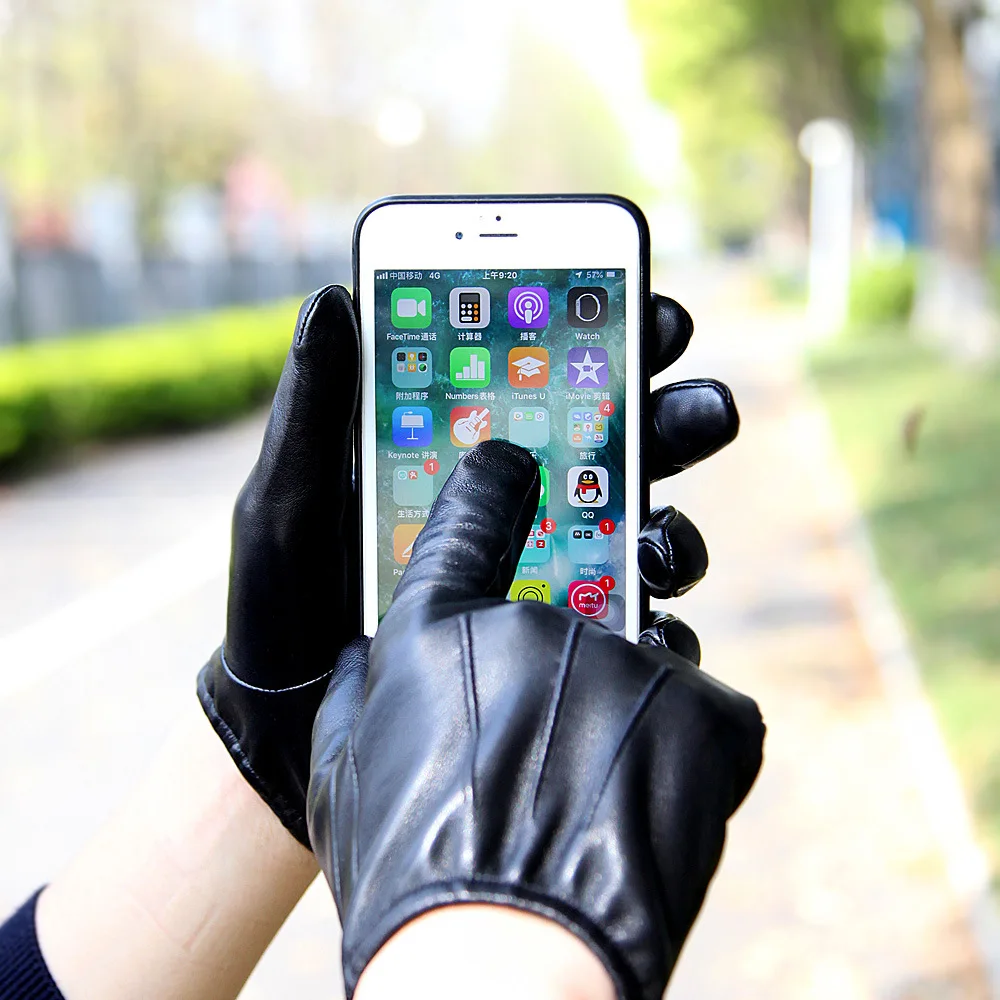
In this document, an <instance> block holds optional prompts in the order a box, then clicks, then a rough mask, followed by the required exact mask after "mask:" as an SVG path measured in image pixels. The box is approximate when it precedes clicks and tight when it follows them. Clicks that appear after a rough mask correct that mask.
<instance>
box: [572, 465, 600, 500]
mask: <svg viewBox="0 0 1000 1000" xmlns="http://www.w3.org/2000/svg"><path fill="white" fill-rule="evenodd" d="M566 499H567V500H568V501H569V502H570V504H571V505H572V506H574V507H603V506H604V505H605V504H606V503H607V502H608V470H607V469H602V468H601V467H600V466H599V465H574V466H573V468H572V469H570V470H569V472H568V473H567V474H566Z"/></svg>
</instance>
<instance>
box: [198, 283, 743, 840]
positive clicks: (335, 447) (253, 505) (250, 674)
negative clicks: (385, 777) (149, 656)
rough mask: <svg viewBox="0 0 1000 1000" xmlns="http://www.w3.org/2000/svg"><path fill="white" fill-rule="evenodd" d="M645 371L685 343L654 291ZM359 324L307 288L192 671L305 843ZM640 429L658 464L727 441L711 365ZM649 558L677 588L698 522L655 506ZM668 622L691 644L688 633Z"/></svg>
mask: <svg viewBox="0 0 1000 1000" xmlns="http://www.w3.org/2000/svg"><path fill="white" fill-rule="evenodd" d="M649 309H650V315H649V322H648V323H647V329H648V330H649V331H650V336H649V341H648V343H647V344H646V356H647V358H648V363H649V368H650V376H653V375H656V374H658V373H659V372H661V371H663V370H664V369H665V368H666V367H668V366H669V365H670V364H672V363H673V362H674V361H675V360H676V359H677V358H679V357H680V356H681V354H683V353H684V349H685V348H686V347H687V345H688V341H689V340H690V338H691V333H692V330H693V323H692V321H691V317H690V316H689V315H688V313H687V312H686V311H685V310H684V309H683V308H682V307H681V306H680V305H678V304H677V303H676V302H674V301H673V300H672V299H667V298H663V297H661V296H658V295H653V296H651V298H650V303H649ZM359 343H360V338H359V335H358V329H357V324H356V321H355V315H354V309H353V304H352V302H351V298H350V295H349V293H348V292H347V290H346V289H344V288H341V287H339V286H330V287H328V288H325V289H323V290H322V291H320V292H317V293H316V294H314V295H312V296H311V297H310V298H309V299H307V300H306V302H305V303H304V304H303V306H302V309H301V311H300V313H299V319H298V323H297V325H296V330H295V336H294V339H293V342H292V346H291V349H290V351H289V354H288V360H287V361H286V362H285V368H284V371H283V372H282V375H281V381H280V383H279V385H278V389H277V393H276V395H275V398H274V405H273V407H272V410H271V419H270V422H269V423H268V426H267V431H266V432H265V435H264V442H263V445H262V447H261V454H260V458H259V459H258V461H257V464H256V465H255V466H254V468H253V470H252V471H251V473H250V476H249V478H248V479H247V482H246V485H245V486H244V487H243V490H242V492H241V493H240V497H239V499H238V500H237V503H236V509H235V512H234V515H233V547H232V560H231V564H230V579H229V611H228V616H227V623H226V638H225V642H224V643H223V645H222V646H221V647H220V648H219V649H218V650H216V652H215V654H214V655H213V656H212V658H211V660H209V662H208V664H207V665H206V666H205V667H204V669H203V670H202V671H201V673H200V675H199V677H198V696H199V698H200V699H201V703H202V705H203V706H204V709H205V712H206V713H207V714H208V717H209V719H210V720H211V722H212V725H213V726H214V727H215V730H216V732H218V734H219V736H220V737H221V738H222V740H223V742H224V743H225V744H226V747H227V748H228V749H229V752H230V754H231V755H232V757H233V759H234V760H235V761H236V763H237V765H238V766H239V768H240V770H241V771H242V772H243V774H244V775H245V776H246V778H247V780H248V781H249V782H250V784H251V785H253V787H254V788H255V789H256V790H257V792H258V793H259V794H260V795H261V797H262V798H263V799H264V801H265V802H267V804H268V805H269V806H270V807H271V808H272V809H273V810H274V812H275V813H276V814H277V815H278V817H279V818H280V819H281V821H282V822H283V823H284V824H285V826H286V827H287V828H288V829H289V830H290V831H291V832H292V833H293V834H294V835H295V837H297V838H298V839H299V840H300V841H301V842H302V843H303V844H305V845H306V846H308V843H309V841H308V834H307V831H306V822H305V790H306V785H307V783H308V780H309V739H310V733H311V731H312V722H313V718H314V717H315V714H316V709H317V707H318V706H319V703H320V700H321V699H322V697H323V694H324V692H325V691H326V684H327V680H328V679H329V675H330V672H331V670H332V669H333V666H334V664H335V663H336V661H337V657H338V655H339V654H340V652H341V650H342V649H343V648H344V646H345V645H346V644H347V643H348V642H350V641H351V640H352V639H354V638H355V637H356V636H357V635H358V633H359V632H360V630H361V615H360V610H359V602H360V578H359V572H358V565H359V551H358V546H359V538H360V524H359V517H358V505H357V497H356V494H355V491H354V488H353V483H352V464H353V420H354V414H355V410H356V406H357V396H358V391H359V383H360V350H359ZM648 413H649V425H648V427H647V431H646V447H647V454H648V459H647V470H648V473H649V476H650V479H651V480H656V479H661V478H663V477H665V476H669V475H674V474H675V473H677V472H679V471H681V470H682V469H685V468H688V467H689V466H691V465H694V464H695V463H696V462H699V461H701V460H702V459H704V458H706V457H708V456H709V455H711V454H713V453H714V452H716V451H718V450H719V449H720V448H722V447H724V446H725V445H727V444H728V443H729V442H730V441H732V439H733V438H734V437H735V436H736V433H737V431H738V429H739V416H738V415H737V412H736V407H735V405H734V404H733V399H732V395H731V393H730V392H729V389H728V388H727V387H726V386H724V385H722V384H721V383H719V382H715V381H712V380H696V381H691V382H678V383H674V384H673V385H668V386H664V387H663V388H661V389H659V390H658V391H657V392H656V393H655V394H654V395H653V397H652V398H651V400H650V402H649V406H648ZM645 537H646V539H647V542H648V544H646V543H644V545H643V549H644V555H643V557H642V558H643V565H644V572H645V573H646V574H647V579H648V580H650V581H653V582H654V593H655V596H657V597H670V596H673V595H675V594H677V593H680V592H683V590H685V589H688V588H689V587H690V586H692V585H693V584H694V583H696V582H697V581H698V580H699V579H701V577H702V576H703V575H704V573H705V568H706V566H707V563H708V558H707V554H706V552H705V546H704V543H703V542H702V540H701V536H700V535H698V532H697V529H696V528H695V527H694V526H693V525H692V524H691V522H690V521H688V520H687V519H686V518H685V517H684V515H683V514H679V513H678V512H676V511H674V510H673V508H665V509H664V510H662V511H658V512H654V514H653V517H652V518H651V521H650V528H649V530H648V532H647V533H646V536H645ZM662 627H663V628H664V629H666V630H667V631H669V632H671V633H672V634H674V636H675V641H676V642H678V643H681V644H682V645H683V644H685V643H686V649H687V651H688V652H689V653H690V655H692V656H695V657H696V656H697V639H696V638H695V637H694V634H693V633H691V632H690V630H688V629H687V628H686V626H683V625H682V624H681V623H678V622H676V621H674V620H672V619H670V618H669V616H668V617H667V618H665V619H663V621H662Z"/></svg>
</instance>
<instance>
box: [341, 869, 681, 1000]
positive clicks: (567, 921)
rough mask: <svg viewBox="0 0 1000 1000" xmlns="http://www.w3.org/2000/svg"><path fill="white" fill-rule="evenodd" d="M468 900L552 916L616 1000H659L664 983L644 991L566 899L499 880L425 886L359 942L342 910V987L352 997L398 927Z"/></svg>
mask: <svg viewBox="0 0 1000 1000" xmlns="http://www.w3.org/2000/svg"><path fill="white" fill-rule="evenodd" d="M468 903H487V904H493V905H497V906H507V907H511V908H512V909H515V910H524V911H526V912H528V913H533V914H535V915H536V916H540V917H546V918H548V919H549V920H554V921H555V922H556V923H557V924H559V925H560V926H561V927H563V928H565V929H566V930H568V931H569V932H570V933H571V934H573V935H574V936H575V937H577V938H579V939H580V940H581V941H582V942H583V943H584V944H585V945H586V946H587V947H588V948H589V949H590V950H591V951H592V952H593V953H594V954H595V955H596V956H597V957H598V958H599V959H600V961H601V964H602V965H603V966H604V968H605V969H606V970H607V972H608V975H609V976H610V977H611V982H612V983H613V984H614V987H615V992H616V993H617V995H618V997H619V1000H660V997H661V996H662V993H663V990H664V989H665V988H666V981H665V980H664V983H663V986H662V987H661V988H660V989H659V990H658V991H644V990H643V988H642V986H641V984H640V981H639V979H638V978H637V976H636V974H635V973H634V972H633V970H632V969H631V968H630V966H629V965H628V963H627V962H626V961H625V960H624V958H623V956H622V954H621V951H620V950H619V949H618V948H617V947H616V946H615V944H614V942H612V941H611V940H610V939H609V938H608V936H607V935H606V934H605V933H604V932H603V931H602V930H601V929H600V927H598V926H597V925H596V924H595V923H593V921H591V920H590V919H589V918H588V917H587V916H586V915H585V914H583V913H581V912H580V911H579V910H578V909H576V908H575V907H573V906H571V905H570V904H569V903H567V902H566V900H563V899H559V898H554V897H552V896H550V895H547V894H545V893H541V892H534V891H532V890H531V889H530V888H527V887H525V886H517V885H510V884H508V883H503V882H495V883H494V882H488V881H480V880H476V881H465V880H456V881H449V882H439V883H437V884H435V885H429V886H424V887H422V888H421V889H419V890H418V891H417V892H415V893H412V894H410V895H408V896H404V897H403V898H402V899H400V900H397V901H396V902H395V903H393V905H392V907H391V908H390V909H389V910H387V911H386V912H385V913H383V914H382V916H381V918H380V919H378V920H376V921H375V922H374V924H373V925H372V926H371V928H370V929H369V930H368V932H367V933H366V935H365V937H364V938H363V939H362V940H360V941H353V940H351V939H350V936H349V934H348V933H347V932H346V926H349V916H348V915H347V914H344V913H343V912H342V913H341V917H342V918H343V920H344V924H345V934H344V939H343V946H342V947H343V970H344V989H345V991H346V995H347V1000H352V998H353V996H354V990H355V988H356V987H357V984H358V979H359V978H360V977H361V973H362V972H364V970H365V967H366V966H367V965H368V963H369V962H370V961H371V960H372V959H373V958H374V957H375V954H376V953H377V952H378V950H379V949H380V948H381V947H382V945H384V944H385V943H386V941H388V940H389V938H391V937H392V936H393V935H394V934H395V933H396V932H397V931H398V930H400V929H401V928H402V927H403V926H404V925H405V924H408V923H409V922H410V921H411V920H415V919H416V918H417V917H419V916H421V915H422V914H424V913H427V912H429V911H430V910H436V909H440V908H441V907H445V906H455V905H461V904H468Z"/></svg>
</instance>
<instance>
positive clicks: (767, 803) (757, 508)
mask: <svg viewBox="0 0 1000 1000" xmlns="http://www.w3.org/2000/svg"><path fill="white" fill-rule="evenodd" d="M704 292H705V295H704V297H705V299H706V302H708V300H709V299H713V298H714V299H715V302H714V304H712V305H710V306H709V307H708V308H706V310H705V312H704V313H703V314H702V315H709V313H710V318H709V319H708V321H707V322H703V323H702V326H701V329H700V331H699V336H698V338H697V343H696V346H695V347H694V348H693V349H692V351H691V352H690V357H689V358H686V359H685V360H684V361H683V362H682V363H681V365H679V366H678V369H677V373H676V375H675V377H691V376H694V375H703V374H716V375H720V376H721V377H724V378H727V379H728V380H729V381H730V382H731V384H732V385H733V386H734V389H735V390H736V393H737V397H738V399H739V400H740V403H741V410H742V413H743V417H744V430H743V433H742V435H741V438H740V441H739V443H738V445H737V446H735V447H733V448H731V449H730V450H729V451H728V452H727V453H726V454H725V455H723V456H720V457H718V458H717V459H715V460H713V461H712V462H709V463H706V464H705V466H704V467H701V468H699V469H696V470H693V471H691V472H690V473H687V474H685V475H684V476H682V477H680V478H679V479H677V480H674V481H672V482H671V483H669V484H666V485H665V486H663V487H660V488H659V489H658V490H657V496H656V498H655V499H657V500H659V501H660V502H673V503H676V504H677V505H678V506H679V507H681V508H682V509H684V510H685V511H686V512H687V513H688V514H689V515H690V516H691V517H692V518H693V519H694V520H695V521H696V522H697V523H698V524H699V525H700V526H701V528H702V529H703V531H704V533H705V535H706V537H707V538H708V540H709V543H710V548H711V551H712V558H713V563H712V569H711V571H710V576H709V579H708V580H706V582H705V583H704V584H703V585H702V586H701V587H699V588H698V589H697V590H696V591H695V592H694V593H692V594H691V595H688V596H687V597H685V598H683V599H682V600H681V601H679V602H677V604H676V608H675V610H676V612H677V613H679V614H681V615H682V616H683V617H685V618H686V619H687V620H688V621H689V622H690V623H691V624H692V625H694V626H695V627H696V628H697V630H698V631H699V633H700V634H701V636H702V640H703V645H704V650H705V665H706V667H707V668H708V669H711V670H712V671H713V672H714V673H716V674H717V675H718V676H720V677H721V678H723V679H725V680H727V681H729V682H730V683H733V684H735V685H736V686H739V687H741V688H743V689H744V690H747V691H749V692H751V693H753V694H754V695H755V696H756V697H757V698H758V699H759V700H760V702H761V704H762V707H763V710H764V714H765V718H766V719H767V722H768V725H769V734H768V744H767V761H766V766H765V769H764V774H763V776H762V778H761V781H760V783H759V785H758V787H757V788H756V790H755V792H754V794H753V796H752V797H751V799H750V801H749V802H748V804H747V805H746V807H745V808H744V809H743V810H742V811H741V813H740V814H739V816H738V817H737V819H736V820H735V822H734V823H733V826H732V832H731V838H730V846H729V848H728V851H727V856H726V859H725V861H724V864H723V869H722V872H721V874H720V876H719V878H718V879H717V881H716V883H715V885H714V887H713V889H712V892H711V896H710V899H709V902H708V904H707V907H706V911H705V913H704V914H703V916H702V918H701V920H700V922H699V925H698V927H697V928H696V931H695V933H694V935H693V938H692V940H691V942H690V944H689V947H688V948H687V950H686V951H685V953H684V955H683V956H682V959H681V962H680V966H679V968H678V971H677V975H676V978H675V983H674V986H673V988H672V990H671V996H672V997H674V998H680V1000H731V998H732V997H741V998H749V1000H753V998H757V997H761V998H765V997H766V998H768V1000H784V998H788V1000H792V998H794V1000H826V998H837V1000H869V998H871V1000H876V998H878V1000H950V998H956V1000H957V998H959V997H961V998H963V1000H980V998H983V1000H985V997H986V996H987V993H986V990H985V986H984V985H983V982H982V978H981V975H980V971H979V968H978V965H977V960H976V957H975V954H974V951H973V948H972V945H971V941H970V936H969V933H968V929H967V927H966V926H965V923H964V919H963V916H962V913H961V911H960V909H959V907H958V906H957V905H956V902H955V900H954V899H953V898H952V897H951V894H950V893H949V890H948V889H947V884H946V881H945V878H944V875H943V865H942V860H941V858H940V856H939V854H938V851H937V848H936V845H935V842H934V840H933V837H932V836H931V833H930V830H929V825H928V822H927V817H926V815H925V814H924V813H923V812H922V808H923V807H922V805H921V801H920V798H919V795H918V794H917V789H916V787H915V785H914V783H913V782H914V778H913V774H912V773H911V770H910V768H909V766H908V764H907V761H906V760H905V759H904V755H903V752H902V749H901V746H900V744H899V743H898V741H897V737H896V732H895V730H894V729H893V727H892V725H891V723H890V719H889V713H888V710H887V706H886V704H885V702H884V699H883V697H882V693H881V689H880V687H879V684H878V680H877V677H876V674H875V670H874V667H873V665H872V662H871V660H870V657H869V654H868V652H867V650H866V648H865V646H864V644H863V641H862V638H861V636H860V633H859V630H858V627H857V623H856V622H855V621H854V619H853V617H852V613H851V610H850V605H849V602H848V601H847V593H848V588H849V587H850V586H851V579H850V575H849V572H848V571H847V570H846V569H845V563H844V561H843V560H842V559H841V558H840V555H841V554H840V553H839V551H838V544H837V533H836V527H837V526H836V525H835V524H833V523H831V521H830V519H829V517H828V515H826V514H824V513H823V511H824V506H823V504H822V503H821V502H820V501H821V499H822V498H821V497H818V496H817V495H816V486H815V483H814V481H813V480H812V479H811V478H810V476H809V475H808V474H807V473H806V471H805V463H803V461H802V457H803V456H802V453H801V448H802V447H803V444H802V440H801V437H800V436H796V435H795V434H793V433H792V430H791V428H792V427H793V426H794V424H795V421H794V418H795V416H796V414H797V413H798V412H799V411H800V408H801V405H802V398H801V395H800V382H799V379H798V374H797V371H796V367H795V350H794V340H795V337H796V336H797V334H798V331H797V330H796V329H795V328H794V326H789V325H788V324H787V323H786V324H779V325H774V324H764V323H762V322H760V321H756V322H751V323H749V324H748V322H747V320H746V319H745V316H746V315H747V313H746V311H745V310H743V311H741V313H740V314H739V315H737V313H736V312H735V311H734V310H731V311H730V312H729V313H728V314H727V313H726V312H725V311H724V309H723V308H720V306H719V301H718V296H716V295H715V290H714V289H712V288H706V289H704ZM696 297H697V296H696ZM741 304H742V303H741ZM751 348H752V350H751ZM261 429H262V419H261V418H260V417H255V418H253V419H249V420H246V421H244V422H241V423H239V424H236V425H233V426H231V427H228V428H225V429H222V430H214V431H210V432H208V433H201V434H195V435H190V436H186V437H181V438H175V439H170V440H162V441H154V442H145V443H140V444H130V445H127V446H120V447H115V448H111V449H104V450H98V451H95V452H94V453H92V454H90V455H88V456H80V457H78V458H77V459H75V460H74V461H73V463H71V464H68V465H66V466H65V467H63V468H61V469H57V470H53V471H50V472H49V473H47V474H45V475H44V476H41V477H38V478H35V479H33V480H31V481H28V482H24V483H21V484H16V485H13V486H8V487H6V488H2V489H0V649H4V648H6V649H8V650H10V649H12V648H14V647H13V645H12V644H11V643H10V641H8V642H7V645H6V646H3V645H2V644H3V642H4V637H5V636H6V637H7V639H8V640H9V638H10V636H11V635H18V636H20V637H21V640H23V641H22V642H21V644H20V646H19V647H18V648H19V650H20V652H19V653H18V655H17V657H16V659H17V661H18V662H0V803H2V817H3V822H2V824H0V857H3V858H5V859H6V862H5V864H4V865H3V866H2V868H0V910H7V909H9V908H10V907H12V906H13V905H15V904H16V903H17V902H18V901H19V900H20V899H21V898H23V897H24V896H25V895H26V894H27V893H28V892H29V891H30V890H31V889H32V888H33V887H35V886H36V885H38V884H39V883H40V882H42V881H44V880H45V879H47V878H49V877H51V875H52V874H53V873H54V872H55V871H56V870H57V869H58V868H59V866H60V865H61V864H62V863H63V862H64V861H65V860H66V859H67V858H68V857H69V856H70V855H71V854H72V853H73V852H74V851H75V850H76V848H77V847H78V846H79V844H80V843H81V842H82V841H83V840H84V839H85V838H86V837H87V835H88V834H89V833H90V832H91V831H92V830H93V829H94V828H95V826H96V825H97V824H98V823H99V822H100V821H101V819H102V818H103V817H104V816H105V815H106V814H107V813H108V811H109V810H110V809H111V808H112V807H113V806H114V804H115V803H116V802H117V801H118V800H119V799H120V798H121V797H122V795H123V794H124V792H125V791H126V790H127V788H128V787H129V786H130V785H131V784H132V783H133V782H134V781H135V780H136V778H137V777H138V776H139V774H140V773H141V771H142V770H143V768H144V766H145V764H146V763H147V761H148V759H149V758H150V756H151V755H152V752H153V750H154V748H155V747H156V745H157V743H158V742H159V740H160V738H161V737H162V736H163V734H164V733H165V732H166V729H167V728H168V726H169V724H170V722H171V720H172V719H173V717H174V716H175V715H176V713H177V711H178V709H179V707H180V706H181V705H182V704H184V703H185V701H186V700H189V699H190V698H192V697H193V694H192V691H193V677H194V673H195V671H196V670H197V669H198V667H199V666H200V665H201V663H202V662H203V660H204V658H205V657H206V656H207V654H208V653H209V652H210V651H211V650H212V649H213V648H214V646H215V645H216V643H217V642H218V640H219V637H220V635H221V632H222V623H223V611H224V602H225V589H224V566H225V556H224V543H225V530H226V529H225V527H224V524H225V519H226V517H227V515H228V510H229V508H230V506H231V503H232V500H233V497H234V496H235V493H236V491H237V489H238V487H239V484H240V482H241V481H242V478H243V476H244V475H245V472H246V470H247V469H248V468H249V466H250V465H251V463H252V461H253V459H254V456H255V452H256V447H257V443H258V441H259V436H260V432H261ZM206 531H207V532H208V534H209V536H210V537H212V538H216V539H217V541H216V542H215V544H205V543H204V539H205V532H206ZM192 540H193V541H192ZM157 552H165V553H166V556H165V557H164V558H163V559H161V560H160V561H158V562H156V561H154V562H153V563H150V562H149V559H150V556H151V554H154V553H157ZM178 565H182V566H183V565H190V566H191V567H192V568H193V569H194V570H196V572H195V573H194V575H195V576H196V577H197V578H198V579H199V580H200V581H201V582H200V583H199V584H198V585H197V586H195V587H194V588H193V589H191V588H188V589H186V590H185V587H184V580H183V574H178V571H177V570H178ZM136 567H139V570H138V571H136ZM130 572H131V573H132V574H133V576H132V577H126V578H125V582H126V585H125V586H120V585H116V583H115V581H121V580H122V574H128V573H130ZM136 580H139V581H144V582H145V586H143V587H141V588H140V587H136V586H135V581H136ZM137 590H141V591H142V592H143V593H148V594H149V595H150V598H149V600H148V601H144V600H142V599H138V598H136V597H135V592H136V591H137ZM81 601H83V602H84V603H83V604H81V603H80V602H81ZM74 602H76V603H74ZM116 606H121V607H123V608H125V610H126V613H125V614H124V615H123V616H122V620H123V622H124V624H123V625H122V626H121V627H120V628H118V627H115V626H113V625H112V626H110V627H108V628H105V627H103V626H101V625H100V621H99V620H100V619H101V616H102V614H104V617H105V619H108V618H109V616H108V615H107V613H106V612H107V611H108V609H111V610H113V609H114V608H115V607H116ZM67 607H69V608H70V609H71V611H70V612H69V613H67V612H66V611H65V609H66V608H67ZM74 607H75V608H76V610H77V617H76V619H74V617H73V613H72V609H73V608H74ZM74 620H77V621H83V622H85V623H87V625H88V628H86V629H83V630H82V633H81V634H83V635H84V638H83V639H82V640H81V641H80V642H79V644H77V643H76V639H75V635H76V633H75V632H72V630H70V635H67V623H71V622H73V621H74ZM110 620H112V621H113V620H114V616H110ZM95 622H97V625H94V624H93V623H95ZM91 625H93V627H90V626H91ZM26 629H29V630H28V631H26ZM88 629H89V630H88ZM29 640H30V641H29ZM9 658H12V659H14V658H15V657H9ZM12 679H14V680H17V679H20V680H19V682H18V683H17V684H12V683H11V681H12ZM52 788H58V790H59V793H58V795H53V794H51V793H50V789H52ZM337 934H338V932H337V926H336V919H335V915H334V913H333V908H332V905H331V903H330V900H329V896H328V894H327V893H326V890H325V887H324V886H323V885H322V884H321V883H318V884H317V885H314V887H313V889H312V890H310V892H309V893H308V894H307V896H306V897H305V899H304V900H303V902H302V903H301V904H300V906H299V908H298V909H297V910H296V912H295V914H294V915H293V917H292V919H291V920H290V921H289V923H288V924H287V925H286V927H285V929H284V930H283V931H282V933H281V935H279V937H278V939H277V940H276V942H275V943H274V945H273V946H272V948H271V949H270V950H269V952H268V954H267V955H266V956H265V958H264V960H263V962H262V963H261V966H260V967H259V968H258V970H257V972H256V973H255V975H254V977H253V978H252V979H251V981H250V983H249V984H248V985H247V987H246V989H245V991H244V994H243V995H244V997H245V998H248V1000H259V998H265V997H269V998H271V997H287V996H295V997H297V998H301V1000H313V998H315V1000H319V998H327V997H331V996H335V995H336V991H337V989H338V988H339V975H338V972H337V970H336V961H335V950H336V947H335V945H336V940H337Z"/></svg>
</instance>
